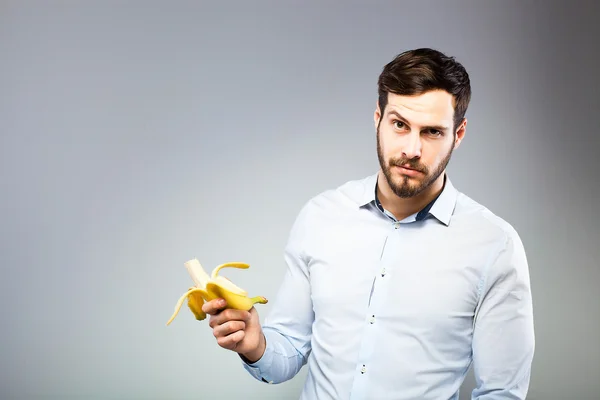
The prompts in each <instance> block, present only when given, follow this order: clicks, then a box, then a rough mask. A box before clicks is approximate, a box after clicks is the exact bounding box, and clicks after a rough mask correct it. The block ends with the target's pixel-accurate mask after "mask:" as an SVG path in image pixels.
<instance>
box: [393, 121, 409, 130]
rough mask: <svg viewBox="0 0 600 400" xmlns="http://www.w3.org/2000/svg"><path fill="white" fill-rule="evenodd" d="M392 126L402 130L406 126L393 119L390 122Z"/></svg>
mask: <svg viewBox="0 0 600 400" xmlns="http://www.w3.org/2000/svg"><path fill="white" fill-rule="evenodd" d="M392 124H393V125H394V127H395V128H397V129H402V128H404V127H405V126H406V125H404V122H402V121H398V120H397V119H395V120H394V121H392Z"/></svg>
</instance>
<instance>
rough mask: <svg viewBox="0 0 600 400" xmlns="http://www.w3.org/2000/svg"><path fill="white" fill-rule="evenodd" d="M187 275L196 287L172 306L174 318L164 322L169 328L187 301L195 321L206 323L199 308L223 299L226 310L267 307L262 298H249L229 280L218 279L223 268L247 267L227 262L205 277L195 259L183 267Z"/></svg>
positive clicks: (203, 314)
mask: <svg viewBox="0 0 600 400" xmlns="http://www.w3.org/2000/svg"><path fill="white" fill-rule="evenodd" d="M184 265H185V267H186V269H187V271H188V273H189V274H190V276H191V277H192V280H193V281H194V284H195V286H192V287H190V288H189V289H188V291H187V292H185V293H184V294H183V295H182V296H181V297H180V298H179V300H178V301H177V304H175V310H174V312H173V315H172V316H171V318H169V320H168V321H167V325H169V324H170V323H171V322H173V320H174V319H175V317H176V316H177V314H179V311H180V310H181V307H182V306H183V303H184V302H185V300H186V299H187V305H188V308H189V309H190V311H191V312H192V314H194V317H195V318H196V319H197V320H198V321H202V320H204V319H206V313H205V312H204V311H202V305H203V304H204V302H205V301H207V302H208V301H211V300H214V299H225V301H226V302H227V306H226V307H227V308H234V309H237V310H245V311H248V310H250V309H251V308H252V307H253V306H254V304H257V303H258V304H266V303H267V302H268V300H267V299H266V298H265V297H263V296H256V297H248V292H246V291H245V290H244V289H242V288H240V287H238V286H237V285H235V284H234V283H233V282H231V281H230V280H229V279H227V278H225V277H223V276H221V275H219V272H220V271H221V270H222V269H223V268H239V269H248V268H250V266H249V265H248V264H245V263H241V262H228V263H224V264H221V265H219V266H217V267H216V268H215V269H213V271H212V273H211V274H210V275H208V274H207V273H206V271H205V270H204V268H202V265H201V264H200V262H199V261H198V260H197V259H196V258H194V259H192V260H189V261H186V262H185V263H184Z"/></svg>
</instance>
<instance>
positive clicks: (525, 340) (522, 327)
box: [472, 230, 535, 400]
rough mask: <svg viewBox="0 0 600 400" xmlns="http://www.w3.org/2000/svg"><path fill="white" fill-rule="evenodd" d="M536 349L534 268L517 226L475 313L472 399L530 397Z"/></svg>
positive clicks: (502, 251)
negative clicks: (532, 282)
mask: <svg viewBox="0 0 600 400" xmlns="http://www.w3.org/2000/svg"><path fill="white" fill-rule="evenodd" d="M534 347H535V338H534V326H533V307H532V296H531V288H530V279H529V268H528V265H527V259H526V256H525V251H524V248H523V244H522V243H521V240H520V238H519V236H518V235H517V233H516V232H515V231H514V230H512V231H510V232H509V233H508V235H507V237H506V241H505V243H504V245H503V246H502V248H501V249H500V251H499V253H498V254H497V257H496V259H495V261H494V262H493V263H492V264H491V266H490V268H489V271H488V276H487V278H486V283H485V286H484V289H483V293H482V298H481V302H480V305H479V307H478V310H477V313H476V317H475V326H474V333H473V367H474V373H475V380H476V388H475V389H474V390H473V393H472V399H474V400H499V399H503V400H504V399H515V400H516V399H518V400H521V399H525V397H526V395H527V391H528V388H529V381H530V375H531V364H532V360H533V354H534Z"/></svg>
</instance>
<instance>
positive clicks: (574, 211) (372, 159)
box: [0, 0, 600, 400]
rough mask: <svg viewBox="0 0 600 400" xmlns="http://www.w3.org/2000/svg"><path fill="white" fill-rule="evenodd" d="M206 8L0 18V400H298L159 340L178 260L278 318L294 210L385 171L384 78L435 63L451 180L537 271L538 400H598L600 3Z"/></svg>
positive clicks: (101, 6) (187, 344) (230, 364)
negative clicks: (446, 99)
mask: <svg viewBox="0 0 600 400" xmlns="http://www.w3.org/2000/svg"><path fill="white" fill-rule="evenodd" d="M212 3H213V2H204V3H200V2H192V1H187V2H184V1H178V2H173V1H163V2H158V1H152V2H151V1H145V2H142V1H138V2H134V1H94V2H93V1H79V2H76V1H16V0H15V1H2V2H0V68H1V69H0V130H1V137H0V168H1V170H0V184H1V195H0V210H1V221H0V238H1V247H0V268H1V269H2V270H1V272H2V273H1V275H0V320H1V321H2V322H1V324H2V325H1V329H0V363H1V364H0V366H1V368H2V369H1V373H0V398H2V399H215V398H218V399H236V398H251V399H294V398H297V396H298V394H299V392H300V390H301V387H302V385H303V382H304V378H305V376H306V370H303V371H302V372H301V373H300V374H299V375H298V376H297V377H296V378H295V379H293V380H292V381H290V382H287V383H284V384H281V385H272V386H269V385H265V384H262V383H259V382H257V381H255V380H253V379H252V378H251V377H250V376H249V375H248V374H247V373H246V372H245V371H244V370H243V369H242V367H241V364H240V361H239V360H238V358H237V356H236V355H235V354H234V353H231V352H228V351H225V350H222V349H220V348H219V347H218V346H217V345H216V342H215V340H214V338H213V336H212V332H211V330H210V329H209V327H208V325H207V323H206V322H204V323H199V322H196V321H194V319H193V317H192V315H191V313H189V311H188V310H187V309H186V308H184V309H183V312H182V313H181V314H180V315H179V317H178V318H177V319H176V320H175V321H174V323H173V324H172V325H171V326H169V327H166V326H165V323H166V321H167V319H168V318H169V316H170V315H171V312H172V311H173V307H174V305H175V302H176V301H177V299H178V298H179V296H180V295H181V294H182V293H183V292H184V291H185V290H186V289H187V288H188V287H189V286H190V284H191V280H190V278H189V276H188V275H187V273H186V271H185V269H184V267H183V262H184V261H186V260H188V259H190V258H192V257H198V258H199V259H200V261H201V262H202V263H203V264H204V265H205V266H206V267H207V268H208V269H212V267H214V266H216V265H217V264H220V263H222V262H226V261H231V260H239V261H245V262H248V263H250V264H251V269H250V270H248V271H237V270H229V271H226V272H225V275H226V276H228V277H230V278H231V279H232V280H234V281H235V282H237V283H238V284H239V285H241V286H243V287H245V288H246V289H248V290H249V292H250V293H251V294H253V295H256V294H261V295H265V296H266V297H268V298H270V299H273V298H274V296H275V294H276V291H277V289H278V285H279V283H280V280H281V278H282V276H283V273H284V270H285V265H284V262H283V246H284V243H285V241H286V239H287V234H288V232H289V229H290V226H291V223H292V222H293V220H294V218H295V217H296V214H297V212H298V211H299V209H300V207H301V206H302V205H303V204H304V203H305V201H307V200H308V199H309V198H310V197H311V196H313V195H315V194H317V193H319V192H320V191H322V190H325V189H329V188H332V187H336V186H337V185H339V184H341V183H343V182H346V181H347V180H350V179H356V178H361V177H364V176H366V175H368V174H371V173H373V172H375V171H376V168H377V167H378V165H377V158H376V150H375V135H374V127H373V110H374V106H375V101H376V90H377V88H376V80H377V76H378V74H379V73H380V71H381V68H382V67H383V65H384V64H385V63H387V62H388V61H390V60H391V59H392V58H393V57H394V56H395V55H396V54H397V53H399V52H401V51H404V50H406V49H409V48H414V47H420V46H429V47H434V48H437V49H440V50H442V51H444V52H447V53H448V54H450V55H454V56H456V57H457V58H458V60H459V61H461V62H462V63H463V64H464V65H465V66H466V68H467V70H468V71H469V73H470V75H471V79H472V86H473V99H472V104H471V106H470V109H469V111H468V113H467V117H468V118H469V124H468V128H467V135H466V138H465V141H464V142H463V145H462V147H461V148H460V149H459V150H458V151H457V152H456V153H455V155H454V158H453V159H452V161H451V164H450V169H449V171H450V174H451V177H452V179H453V181H454V183H455V185H456V186H457V187H458V189H459V190H461V191H463V192H465V193H466V194H468V195H469V196H471V197H473V198H474V199H475V200H477V201H479V202H481V203H483V204H484V205H486V206H488V207H489V208H491V209H492V210H493V211H494V212H496V213H497V214H499V215H500V216H502V217H503V218H505V219H506V220H507V221H509V222H510V223H511V224H513V226H515V228H516V229H517V230H518V231H519V233H520V234H521V237H522V239H523V242H524V244H525V247H526V250H527V254H528V257H529V262H530V269H531V281H532V287H533V295H534V305H535V328H536V336H537V342H536V344H537V347H536V353H535V360H534V365H533V375H532V380H531V390H530V396H529V398H530V399H561V400H562V399H577V400H587V399H598V393H599V392H600V339H599V338H600V298H599V295H598V283H599V282H600V271H599V269H598V261H597V260H598V259H599V257H600V252H599V248H600V237H599V236H600V235H599V232H600V230H599V228H598V205H597V204H596V203H597V201H598V197H599V195H600V189H599V183H598V176H597V174H598V172H599V166H600V165H599V161H598V148H597V146H598V143H599V142H600V141H599V140H598V139H597V136H598V118H599V111H600V110H599V101H598V83H599V79H598V71H599V70H600V64H599V56H598V38H599V37H600V34H599V29H598V25H597V20H598V12H597V9H598V8H597V6H592V2H582V1H579V2H567V1H564V2H563V3H562V4H559V3H556V2H554V3H552V4H550V3H548V2H542V1H527V2H526V1H460V2H458V1H452V2H447V1H438V2H431V1H424V2H423V1H421V2H419V4H418V5H417V2H399V1H396V2H392V1H388V2H383V1H380V2H366V1H365V2H356V1H354V2H346V3H342V2H338V3H336V2H332V1H329V2H322V3H320V2H316V1H314V2H311V3H307V2H299V1H298V2H275V1H272V2H266V1H259V2H252V3H254V4H253V5H247V4H246V5H242V2H226V3H222V5H220V6H215V5H213V4H212ZM567 3H570V5H568V4H567ZM341 278H343V277H341ZM269 307H270V304H268V305H264V306H260V307H259V312H260V313H261V316H264V315H265V313H266V312H267V311H268V310H269ZM473 385H474V383H473V379H472V376H471V375H470V376H469V377H468V379H467V381H466V382H465V385H464V389H465V391H463V392H462V396H461V399H467V398H468V397H469V393H468V391H470V389H471V388H472V387H473Z"/></svg>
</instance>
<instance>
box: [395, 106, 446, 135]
mask: <svg viewBox="0 0 600 400" xmlns="http://www.w3.org/2000/svg"><path fill="white" fill-rule="evenodd" d="M387 114H388V115H395V116H396V117H398V119H399V120H400V121H402V122H404V123H405V124H407V125H410V123H409V122H408V120H407V119H406V118H404V117H403V116H402V115H400V113H399V112H398V111H395V110H390V111H388V113H387ZM423 129H435V130H437V131H448V130H449V129H450V128H448V127H447V126H442V125H428V126H424V127H423Z"/></svg>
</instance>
